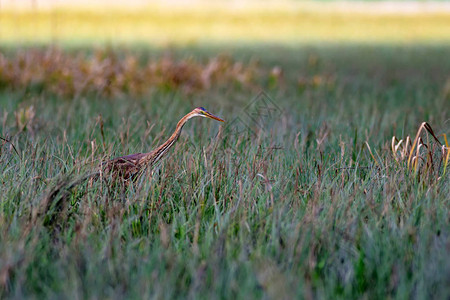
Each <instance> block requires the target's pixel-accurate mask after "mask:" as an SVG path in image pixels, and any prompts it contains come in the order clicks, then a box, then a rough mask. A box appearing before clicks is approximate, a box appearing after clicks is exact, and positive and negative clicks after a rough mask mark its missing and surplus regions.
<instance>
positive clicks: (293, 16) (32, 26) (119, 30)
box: [0, 3, 450, 46]
mask: <svg viewBox="0 0 450 300" xmlns="http://www.w3.org/2000/svg"><path fill="white" fill-rule="evenodd" d="M297 4H298V3H297ZM297 4H295V3H291V4H289V5H285V6H283V5H281V6H277V7H272V6H268V7H266V8H264V7H260V8H259V9H255V8H241V9H230V8H226V7H222V6H218V7H216V6H214V5H208V6H207V7H206V8H204V7H200V6H196V7H188V8H184V7H181V8H173V7H171V8H169V9H168V8H167V7H166V8H164V7H158V6H150V7H145V8H142V9H135V10H123V9H122V10H119V9H114V8H104V7H102V8H100V9H91V10H88V9H84V10H83V9H78V10H73V9H68V8H60V9H54V10H29V9H28V10H26V9H25V10H19V11H18V10H12V9H8V8H7V7H6V8H4V9H2V10H0V41H1V42H2V43H3V44H17V43H43V44H46V43H51V42H58V43H63V44H72V45H79V44H83V43H94V44H97V45H102V44H104V43H111V44H123V43H125V44H135V43H142V44H150V45H151V46H170V45H173V44H175V45H197V44H211V43H217V44H223V43H224V42H230V41H232V42H234V43H236V41H238V42H241V43H248V42H255V41H256V42H264V41H267V40H270V41H273V42H277V43H278V42H282V43H291V44H294V45H295V44H298V43H311V42H327V41H330V40H334V41H337V42H346V43H348V42H356V43H359V42H361V41H365V42H366V43H415V42H421V43H448V42H449V41H450V34H449V32H450V21H449V20H450V18H449V14H448V12H447V11H443V12H439V11H436V10H435V11H432V12H424V13H416V14H392V13H391V14H376V13H373V12H371V11H370V9H369V10H368V11H366V12H359V13H351V12H346V11H345V10H342V9H340V10H333V9H332V8H331V9H330V8H328V9H327V7H326V6H325V7H324V6H320V8H319V9H318V8H308V6H306V7H303V6H302V5H300V4H298V5H297ZM303 5H305V4H303ZM74 28H76V30H74Z"/></svg>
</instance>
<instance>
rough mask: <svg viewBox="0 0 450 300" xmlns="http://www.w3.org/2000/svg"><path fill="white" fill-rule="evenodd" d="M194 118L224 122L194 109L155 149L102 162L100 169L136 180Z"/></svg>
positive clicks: (158, 158) (123, 177)
mask: <svg viewBox="0 0 450 300" xmlns="http://www.w3.org/2000/svg"><path fill="white" fill-rule="evenodd" d="M194 117H203V118H208V119H213V120H216V121H219V122H225V121H224V120H222V119H221V118H219V117H217V116H215V115H214V114H212V113H210V112H209V111H207V110H206V109H205V108H203V107H197V108H194V109H193V110H192V111H191V112H190V113H188V114H186V115H185V116H184V117H182V118H181V120H180V121H179V122H178V124H177V127H176V128H175V131H174V132H173V133H172V135H171V136H170V137H169V138H168V139H167V141H165V142H164V143H162V144H161V145H160V146H158V147H157V148H156V149H154V150H152V151H150V152H146V153H135V154H130V155H125V156H120V157H116V158H114V159H111V160H109V161H106V162H104V163H103V164H102V168H101V169H102V170H104V172H105V173H106V174H111V175H113V176H114V177H121V178H122V179H125V180H129V179H134V178H136V177H137V176H138V175H139V174H140V173H141V172H142V171H143V170H146V169H151V168H152V167H153V166H154V165H155V164H156V163H157V162H159V161H160V160H161V159H162V158H163V157H164V156H165V155H166V154H167V152H168V151H169V149H170V148H171V147H172V146H173V145H174V144H175V142H176V141H177V140H178V138H179V137H180V134H181V130H182V129H183V126H184V125H185V124H186V122H187V121H188V120H189V119H192V118H194ZM100 172H101V171H100Z"/></svg>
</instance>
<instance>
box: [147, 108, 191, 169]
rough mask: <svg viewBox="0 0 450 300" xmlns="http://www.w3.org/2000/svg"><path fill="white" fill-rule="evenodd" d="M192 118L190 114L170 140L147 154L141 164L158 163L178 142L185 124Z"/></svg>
mask: <svg viewBox="0 0 450 300" xmlns="http://www.w3.org/2000/svg"><path fill="white" fill-rule="evenodd" d="M190 118H192V116H191V115H190V114H187V115H185V116H184V117H183V118H181V120H180V121H179V122H178V124H177V127H176V128H175V131H174V132H173V133H172V135H171V136H170V138H168V139H167V141H165V142H164V143H163V144H162V145H160V146H158V147H157V148H156V149H155V150H153V151H151V152H149V153H147V154H146V155H145V156H144V157H143V158H142V159H141V161H140V163H144V164H147V165H153V164H155V163H156V162H158V161H159V160H160V159H161V158H162V157H163V156H164V154H166V153H167V151H168V150H169V149H170V147H172V146H173V144H175V142H176V141H177V140H178V137H179V136H180V133H181V130H182V129H183V126H184V124H185V123H186V122H187V120H189V119H190Z"/></svg>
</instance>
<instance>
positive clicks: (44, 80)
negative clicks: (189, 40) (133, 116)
mask: <svg viewBox="0 0 450 300" xmlns="http://www.w3.org/2000/svg"><path fill="white" fill-rule="evenodd" d="M259 73H260V70H259V68H258V66H257V65H256V64H252V63H250V64H247V65H244V64H242V63H241V62H235V61H233V59H232V58H231V57H229V56H225V55H219V56H216V57H212V58H210V59H208V61H206V62H198V61H195V60H193V59H181V60H177V59H175V58H174V57H172V56H171V55H169V54H168V55H165V56H163V57H162V58H160V59H157V60H149V61H147V62H142V61H140V60H139V57H137V56H136V55H133V54H130V53H120V54H117V53H115V52H114V51H112V50H111V51H108V50H97V51H95V52H94V53H92V54H90V55H86V54H84V53H78V54H77V55H71V54H68V53H65V52H64V51H61V50H60V49H56V48H49V49H46V50H36V49H34V50H33V49H29V50H24V51H18V52H16V53H14V54H13V55H9V56H8V55H3V54H1V53H0V89H11V90H24V91H32V90H35V91H46V92H47V93H53V94H55V95H58V96H63V97H68V98H73V97H81V96H86V95H99V96H105V97H119V96H123V95H127V96H133V97H140V96H143V95H145V94H147V93H148V92H149V91H150V90H151V89H154V88H157V89H167V90H173V89H176V90H180V91H181V92H183V93H186V94H192V93H194V92H199V91H202V90H205V89H210V88H211V87H212V86H214V87H215V88H220V87H223V86H224V85H229V84H237V85H242V86H250V85H251V84H253V83H254V82H255V81H256V80H257V79H258V77H259V76H260V74H259ZM28 113H29V112H19V114H20V115H21V116H20V117H19V120H18V121H19V122H22V121H21V120H20V119H23V118H24V117H25V118H29V117H26V116H25V115H26V114H28ZM24 114H25V115H24ZM22 125H23V124H22Z"/></svg>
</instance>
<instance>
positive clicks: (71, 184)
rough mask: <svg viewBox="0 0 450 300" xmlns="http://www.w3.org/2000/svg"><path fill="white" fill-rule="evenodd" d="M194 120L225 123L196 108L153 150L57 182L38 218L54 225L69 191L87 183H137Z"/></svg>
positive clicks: (47, 195) (109, 162)
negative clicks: (46, 216)
mask: <svg viewBox="0 0 450 300" xmlns="http://www.w3.org/2000/svg"><path fill="white" fill-rule="evenodd" d="M194 117H204V118H209V119H213V120H217V121H220V122H225V121H224V120H222V119H221V118H219V117H217V116H215V115H213V114H212V113H210V112H208V111H207V110H206V109H204V108H203V107H197V108H195V109H194V110H192V111H191V112H190V113H188V114H186V115H185V116H184V117H182V118H181V120H180V121H179V122H178V124H177V126H176V128H175V131H174V132H173V133H172V135H171V136H170V137H169V138H168V139H167V141H165V142H164V143H163V144H161V145H160V146H158V147H157V148H156V149H154V150H152V151H150V152H146V153H135V154H130V155H125V156H120V157H116V158H113V159H110V160H107V161H104V162H103V163H101V164H99V166H98V167H96V168H95V169H94V170H93V172H91V173H87V174H85V175H84V176H81V177H79V178H78V179H75V180H73V181H72V180H70V178H68V177H67V176H63V177H62V178H59V179H58V180H57V182H56V184H55V185H54V186H53V187H50V188H49V189H48V190H47V191H46V192H45V193H44V195H43V198H44V200H43V202H42V203H43V205H42V207H41V209H40V212H38V214H41V213H46V214H47V215H48V218H47V219H46V220H47V221H45V222H46V224H47V226H50V225H51V224H54V223H55V222H57V221H58V217H57V215H58V214H57V212H58V211H60V210H62V209H63V208H64V206H65V205H67V202H68V201H66V200H67V198H68V197H69V195H70V191H71V190H72V189H73V188H75V187H76V186H78V185H80V184H82V183H83V182H85V181H86V180H89V179H91V180H97V179H99V178H101V177H103V178H104V179H108V178H111V179H113V181H115V182H117V181H116V180H119V179H122V180H123V181H122V182H123V183H124V185H122V187H126V186H128V184H129V183H130V182H131V181H133V180H135V179H137V178H138V177H139V176H140V175H141V174H142V173H143V171H144V170H147V169H149V168H152V167H153V166H154V165H155V164H156V163H157V162H159V161H160V160H161V159H162V158H163V157H164V155H166V154H167V152H168V151H169V149H170V148H171V147H172V146H173V145H174V144H175V142H176V141H177V140H178V138H179V137H180V134H181V130H182V129H183V126H184V124H186V122H187V121H188V120H189V119H191V118H194ZM113 186H115V185H113ZM50 207H54V210H53V212H49V208H50Z"/></svg>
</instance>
